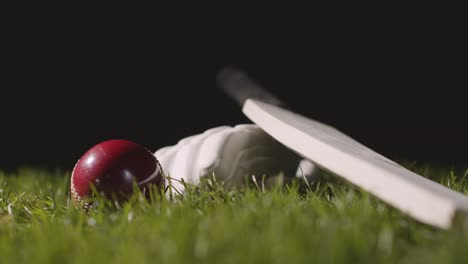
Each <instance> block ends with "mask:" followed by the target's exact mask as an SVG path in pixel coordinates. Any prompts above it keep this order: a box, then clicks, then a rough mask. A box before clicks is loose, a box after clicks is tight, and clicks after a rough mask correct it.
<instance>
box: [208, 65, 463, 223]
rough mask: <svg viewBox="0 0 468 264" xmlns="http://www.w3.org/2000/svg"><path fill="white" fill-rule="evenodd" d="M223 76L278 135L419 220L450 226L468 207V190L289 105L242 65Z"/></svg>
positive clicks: (229, 89) (248, 111) (252, 114)
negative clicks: (425, 173)
mask: <svg viewBox="0 0 468 264" xmlns="http://www.w3.org/2000/svg"><path fill="white" fill-rule="evenodd" d="M217 81H218V85H219V86H220V88H221V89H222V90H223V91H224V92H225V93H227V94H228V95H229V96H231V97H232V98H233V99H234V100H236V101H237V102H238V103H239V104H240V105H242V112H243V113H244V114H245V115H246V116H247V117H248V118H249V119H250V120H251V121H252V122H253V123H255V124H257V125H258V126H259V127H261V128H262V129H263V130H264V131H265V132H266V133H268V134H270V135H271V136H272V137H273V138H275V139H276V140H277V141H279V142H280V143H282V144H283V145H285V146H286V147H287V148H289V149H291V150H292V151H294V152H296V153H297V154H299V155H300V156H302V157H303V158H304V159H307V160H309V161H311V162H312V163H314V164H315V165H317V166H318V167H320V168H321V169H323V170H326V171H329V172H331V173H332V174H334V175H337V176H339V177H341V178H343V179H345V180H346V181H348V182H350V183H352V184H354V185H355V186H358V187H360V188H362V189H364V190H366V191H367V192H369V193H370V194H372V195H374V196H375V197H378V198H380V199H381V200H382V201H384V202H386V203H387V204H389V205H391V206H393V207H394V208H396V209H398V210H400V211H402V212H403V213H405V214H407V215H409V216H410V217H413V218H414V219H415V220H417V221H419V222H422V223H425V224H428V225H431V226H434V227H438V228H442V229H448V228H450V227H451V225H452V223H453V219H454V217H455V215H456V214H457V213H458V212H461V213H468V196H466V195H464V194H462V193H459V192H457V191H454V190H452V189H449V188H447V187H445V186H443V185H441V184H439V183H437V182H434V181H432V180H429V179H427V178H425V177H423V176H421V175H418V174H416V173H414V172H412V171H410V170H408V169H406V168H404V167H403V166H401V165H399V164H397V163H396V162H394V161H392V160H390V159H388V158H386V157H384V156H383V155H381V154H379V153H377V152H375V151H373V150H371V149H370V148H368V147H366V146H365V145H363V144H361V143H359V142H358V141H356V140H354V139H353V138H351V137H349V136H348V135H346V134H344V133H343V132H341V131H339V130H338V129H336V128H334V127H331V126H329V125H327V124H323V123H321V122H319V121H317V120H313V119H311V118H308V117H305V116H302V115H300V114H298V113H295V112H292V111H291V110H288V109H287V108H286V107H287V106H286V104H285V103H284V102H283V101H281V100H280V99H279V98H277V97H276V96H274V95H273V94H271V93H269V92H268V91H267V90H265V89H263V88H262V87H261V86H260V85H258V84H257V83H255V82H254V81H253V80H252V79H250V78H249V76H248V75H247V74H245V73H244V72H242V71H240V70H238V69H237V68H235V67H226V68H225V69H222V70H221V71H220V72H219V74H218V76H217Z"/></svg>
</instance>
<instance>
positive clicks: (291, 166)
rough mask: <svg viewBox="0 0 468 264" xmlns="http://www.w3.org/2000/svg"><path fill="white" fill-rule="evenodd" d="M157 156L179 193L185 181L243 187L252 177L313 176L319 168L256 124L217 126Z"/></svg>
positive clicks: (182, 189) (182, 141) (165, 148)
mask: <svg viewBox="0 0 468 264" xmlns="http://www.w3.org/2000/svg"><path fill="white" fill-rule="evenodd" d="M154 155H155V156H156V158H157V159H158V160H159V162H160V163H161V166H162V168H163V171H164V173H165V174H166V176H167V177H169V178H170V179H171V180H170V181H166V182H170V185H171V188H173V191H175V192H176V193H182V192H183V191H184V186H183V184H182V183H181V181H182V180H183V181H184V182H186V183H189V184H198V183H199V182H200V179H201V178H202V177H204V176H211V175H214V176H215V177H216V179H217V180H219V181H223V182H225V183H226V184H228V185H240V184H243V183H244V181H245V177H251V176H252V175H255V176H256V177H257V178H260V179H261V177H262V176H263V175H265V176H266V177H268V176H272V175H277V174H279V173H280V172H284V174H285V175H286V176H296V175H297V176H311V175H312V174H313V173H315V172H316V169H317V168H316V167H315V166H314V165H313V164H311V163H309V162H306V161H304V160H302V161H301V158H300V157H299V156H298V155H297V154H296V153H294V152H293V151H291V150H289V149H288V148H286V147H285V146H283V145H282V144H280V143H279V142H277V141H276V140H275V139H273V138H272V137H271V136H270V135H268V134H267V133H266V132H264V131H263V130H262V129H261V128H260V127H258V126H257V125H254V124H241V125H237V126H235V127H231V126H220V127H215V128H212V129H209V130H206V131H205V132H204V133H202V134H198V135H194V136H190V137H187V138H184V139H182V140H180V141H179V142H178V143H177V144H176V145H174V146H168V147H164V148H161V149H159V150H157V151H156V152H155V153H154ZM299 164H301V165H300V166H299ZM167 184H169V183H167Z"/></svg>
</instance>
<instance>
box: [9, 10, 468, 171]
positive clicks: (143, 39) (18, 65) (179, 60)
mask: <svg viewBox="0 0 468 264" xmlns="http://www.w3.org/2000/svg"><path fill="white" fill-rule="evenodd" d="M84 21H85V19H83V18H81V19H77V20H73V19H72V20H71V21H70V20H66V19H64V18H61V19H57V18H55V19H47V18H46V17H39V18H35V19H29V20H22V19H18V20H12V21H10V23H8V24H7V29H6V31H5V34H4V35H3V38H2V39H3V44H6V45H4V47H3V48H2V52H1V53H2V64H3V68H4V70H3V72H2V74H1V75H2V78H1V79H2V82H1V102H0V103H1V105H0V110H1V113H0V116H1V124H0V125H1V128H0V136H1V138H0V168H3V169H14V168H17V167H19V166H43V167H48V168H56V167H60V168H65V169H71V168H72V167H73V165H74V163H75V162H76V161H77V159H78V158H79V157H80V156H81V155H82V154H84V152H85V151H86V150H87V149H88V148H90V147H91V146H93V145H94V144H96V143H98V142H100V141H103V140H106V139H111V138H125V139H129V140H133V141H135V142H138V143H140V144H142V145H144V146H146V147H147V148H148V149H150V150H152V151H154V150H156V149H157V148H159V147H162V146H166V145H172V144H175V143H176V142H177V141H178V140H179V139H181V138H183V137H186V136H189V135H192V134H195V133H200V132H203V131H204V130H206V129H208V128H212V127H214V126H219V125H236V124H239V123H247V122H250V121H249V120H248V119H247V118H246V117H244V115H243V114H242V113H241V111H240V108H239V106H237V105H236V103H234V102H233V101H232V100H231V99H229V98H227V97H226V96H225V95H224V94H223V93H221V92H220V91H219V89H218V87H217V85H216V74H217V72H218V71H219V70H220V69H221V68H222V67H223V66H226V65H236V66H238V67H240V68H241V69H243V70H245V71H246V72H247V73H248V74H250V76H251V77H252V78H254V79H255V80H256V81H257V82H258V83H259V84H261V85H262V86H264V87H266V88H267V89H269V90H271V91H272V92H273V93H275V94H276V95H278V96H279V97H280V98H282V99H284V101H286V102H287V103H289V105H290V106H291V108H292V109H293V110H295V111H297V112H299V113H302V114H304V115H307V116H309V117H312V118H315V119H317V120H320V121H323V122H325V123H328V124H331V125H334V126H335V127H337V128H339V129H340V130H342V131H344V132H345V133H347V134H349V135H351V136H353V137H355V138H356V139H357V140H358V141H360V142H362V143H364V144H365V145H367V146H369V147H371V148H373V149H375V150H377V151H378V152H380V153H382V154H384V155H387V156H389V157H391V158H397V159H408V160H418V161H435V160H437V161H444V162H452V163H457V164H461V165H466V164H467V163H466V160H467V159H466V157H467V155H466V149H467V147H468V122H467V118H466V113H467V107H466V103H467V99H466V97H465V90H466V89H467V87H468V86H467V84H468V82H467V78H466V73H467V67H466V51H467V42H466V41H465V39H464V35H465V33H466V32H456V31H455V32H454V31H448V30H446V28H444V27H438V26H436V25H437V23H435V24H430V25H428V24H425V23H418V22H415V23H402V24H398V25H397V24H396V23H382V24H375V23H374V22H370V21H363V22H362V23H361V22H360V23H354V22H352V21H342V22H341V21H340V22H335V23H327V22H324V23H321V24H317V23H310V24H308V23H301V27H299V26H298V25H294V24H293V25H290V26H289V25H288V26H285V25H284V24H283V27H281V28H279V27H276V26H272V27H267V26H259V27H255V28H250V29H251V30H249V31H248V33H247V32H246V31H244V30H243V29H238V28H237V27H238V25H236V24H234V25H230V27H229V28H224V27H223V28H221V29H214V30H213V31H205V32H202V31H201V30H200V28H203V26H199V27H197V26H194V27H193V28H187V27H188V25H189V24H190V21H188V22H186V23H183V25H182V26H180V27H176V26H175V25H172V27H168V26H163V27H157V26H153V25H151V24H149V25H148V24H128V23H126V22H125V23H116V21H114V20H113V21H111V22H109V21H107V20H105V19H103V21H98V22H94V21H93V23H84ZM127 22H128V21H127ZM212 24H216V23H214V22H213V23H212Z"/></svg>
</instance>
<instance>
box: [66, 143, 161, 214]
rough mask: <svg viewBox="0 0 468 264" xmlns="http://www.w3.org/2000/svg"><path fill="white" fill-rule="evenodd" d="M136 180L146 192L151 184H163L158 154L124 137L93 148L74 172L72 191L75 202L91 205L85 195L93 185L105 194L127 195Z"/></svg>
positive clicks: (125, 196) (107, 195)
mask: <svg viewBox="0 0 468 264" xmlns="http://www.w3.org/2000/svg"><path fill="white" fill-rule="evenodd" d="M135 183H137V184H138V187H139V188H140V189H141V190H143V191H146V192H147V191H148V188H147V187H149V186H150V185H152V184H154V185H156V186H157V187H160V186H161V185H162V184H163V183H164V181H163V172H162V168H161V165H160V164H159V161H158V160H157V159H156V157H155V156H154V155H153V154H152V153H151V152H150V151H149V150H147V149H146V148H144V147H143V146H141V145H139V144H137V143H135V142H132V141H129V140H123V139H112V140H107V141H103V142H101V143H99V144H97V145H95V146H93V147H92V148H90V149H89V150H88V151H87V152H86V153H85V154H84V155H83V156H82V157H81V158H80V159H79V160H78V162H77V163H76V165H75V167H74V169H73V171H72V174H71V186H70V189H71V194H72V196H73V201H74V203H75V205H82V206H84V207H85V208H87V207H89V206H90V204H88V203H85V202H84V201H83V198H85V197H89V196H90V195H91V194H92V186H93V185H94V187H95V188H96V191H98V192H99V193H103V194H104V195H105V196H106V197H108V198H110V197H116V198H119V199H126V198H128V197H129V196H130V195H131V194H132V192H133V188H134V184H135Z"/></svg>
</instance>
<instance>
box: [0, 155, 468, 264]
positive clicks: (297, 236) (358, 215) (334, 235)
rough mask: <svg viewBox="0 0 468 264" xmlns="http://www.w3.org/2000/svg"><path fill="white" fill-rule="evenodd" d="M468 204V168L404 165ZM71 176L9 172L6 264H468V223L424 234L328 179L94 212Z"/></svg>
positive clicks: (1, 228) (135, 202) (160, 198)
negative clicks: (78, 199) (74, 197)
mask: <svg viewBox="0 0 468 264" xmlns="http://www.w3.org/2000/svg"><path fill="white" fill-rule="evenodd" d="M403 165H404V166H406V167H407V168H409V169H411V170H413V171H415V172H417V173H419V174H421V175H424V176H426V177H428V178H430V179H432V180H435V181H438V182H440V183H442V184H443V185H445V186H447V187H449V188H452V189H454V190H457V191H459V192H461V193H464V194H468V190H467V188H468V176H467V175H468V168H463V169H455V168H451V167H443V166H441V167H439V166H429V165H426V164H422V165H419V164H417V163H406V164H403ZM69 177H70V172H68V171H60V170H54V171H47V170H39V169H34V168H22V169H19V170H18V171H17V172H15V173H6V172H0V263H32V262H34V263H155V262H157V263H171V264H173V263H236V264H238V263H306V262H319V263H468V251H467V250H466V249H465V248H466V245H467V244H468V220H467V219H465V217H463V216H460V217H458V218H457V221H456V222H455V224H454V226H453V228H451V229H450V230H438V229H435V228H432V227H430V226H426V225H424V224H421V223H418V222H416V221H414V220H412V219H411V218H409V217H407V216H406V215H403V214H402V213H400V212H399V211H397V210H395V209H393V208H392V207H389V206H387V205H386V204H384V203H382V202H381V201H379V200H378V199H376V198H375V197H373V196H371V195H369V194H368V193H366V192H364V191H362V190H360V189H358V188H355V187H353V186H351V185H349V184H347V183H346V182H344V181H341V180H340V179H338V178H336V177H334V176H333V175H330V174H327V173H325V172H322V174H321V175H320V177H318V178H317V179H316V180H315V181H313V182H304V179H298V180H293V181H285V180H284V175H279V177H278V178H276V179H275V180H274V181H269V180H268V179H265V178H264V177H252V179H251V180H250V181H248V182H246V185H244V186H242V187H237V188H228V187H227V186H225V185H224V184H223V183H221V182H219V181H217V180H216V177H214V175H212V176H211V177H207V178H205V179H204V180H203V181H202V183H201V184H200V185H198V186H193V185H189V184H186V186H185V188H186V192H185V193H184V194H182V195H173V196H172V199H167V198H165V197H166V194H164V193H163V194H162V195H161V193H160V190H156V189H154V190H152V192H151V199H150V200H148V199H146V198H145V197H144V196H143V194H142V193H141V192H136V193H135V195H133V196H132V197H131V198H130V199H129V200H128V201H126V202H123V203H113V202H109V201H108V200H105V199H103V198H101V197H99V196H96V197H95V199H96V201H97V203H96V206H94V207H93V208H92V209H91V210H89V211H88V212H87V213H86V212H83V211H81V210H77V209H76V208H75V207H74V206H73V204H72V203H71V199H70V193H69V186H70V185H69V184H70V182H69Z"/></svg>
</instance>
